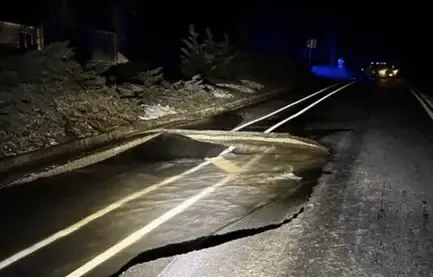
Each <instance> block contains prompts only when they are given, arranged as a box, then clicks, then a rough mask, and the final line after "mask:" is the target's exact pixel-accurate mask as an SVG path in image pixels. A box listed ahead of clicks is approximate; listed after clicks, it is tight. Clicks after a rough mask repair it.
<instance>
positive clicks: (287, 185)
mask: <svg viewBox="0 0 433 277" xmlns="http://www.w3.org/2000/svg"><path fill="white" fill-rule="evenodd" d="M229 145H231V146H235V149H234V150H233V151H232V152H231V153H230V154H225V155H220V156H218V157H216V158H212V156H214V153H218V152H221V151H224V149H227V146H229ZM155 149H157V150H158V151H155ZM326 156H327V150H326V148H324V147H322V146H320V145H318V144H317V143H315V142H313V141H309V140H305V139H300V138H296V137H293V136H289V135H287V134H269V135H266V136H264V135H263V134H262V133H250V132H238V133H233V132H222V131H215V132H212V131H209V132H208V131H185V130H170V131H166V132H163V133H161V134H160V135H159V136H157V137H155V138H153V139H152V140H149V141H148V142H147V143H144V144H142V145H140V146H137V147H135V148H132V149H130V150H129V151H126V152H124V153H123V154H121V155H118V156H115V157H113V158H111V159H108V160H106V161H104V162H102V163H98V164H94V165H92V166H89V167H85V168H82V169H79V170H75V171H71V172H68V173H65V174H60V175H57V176H53V177H51V178H45V179H39V180H37V181H35V182H33V183H32V184H31V185H30V184H29V185H26V186H15V187H11V188H9V189H6V190H3V192H2V194H0V198H1V201H0V203H1V204H0V205H2V206H3V207H1V216H2V218H3V219H4V220H5V221H8V222H9V223H10V224H7V225H5V226H4V228H3V230H2V231H3V232H4V234H5V236H2V238H0V239H1V240H2V241H1V242H0V243H1V244H2V250H1V251H2V253H1V257H2V261H1V262H0V265H1V271H0V276H8V274H9V276H10V274H11V273H12V272H17V271H20V272H23V274H22V276H30V275H32V276H65V274H70V275H68V276H84V275H86V274H87V273H89V272H96V273H95V274H97V275H95V276H98V275H100V274H101V273H100V272H99V273H98V271H99V270H102V271H103V273H104V274H106V273H109V272H114V271H115V270H116V269H118V268H120V266H121V265H122V264H124V263H125V261H127V260H128V259H130V258H131V257H132V256H134V254H136V253H138V252H141V251H143V250H145V249H153V248H157V247H161V246H164V245H166V244H170V243H179V242H182V241H186V240H191V239H194V238H196V237H201V236H205V235H208V234H210V233H212V232H213V231H215V230H217V229H218V228H221V227H222V226H224V225H227V224H228V223H230V222H232V221H233V220H236V219H237V218H239V217H242V216H243V215H244V214H245V213H248V212H249V211H251V210H253V209H256V208H257V207H258V206H261V205H264V204H266V203H268V202H270V201H275V199H278V198H280V197H282V196H283V195H287V194H291V193H294V192H296V191H297V190H299V189H300V188H301V187H302V186H303V185H306V184H312V183H314V182H315V178H316V177H317V176H315V177H314V178H313V179H312V176H310V175H309V174H310V173H309V172H310V171H311V169H312V168H316V169H317V168H320V167H321V165H322V164H323V162H324V160H325V158H326ZM17 197H20V198H21V200H25V201H26V205H25V206H23V205H22V204H20V203H22V202H21V201H16V199H17ZM14 199H15V200H14ZM78 203H79V204H78ZM35 211H39V212H38V213H35ZM13 218H25V219H26V220H25V221H20V222H17V221H14V220H12V219H13ZM29 230H31V231H30V232H29ZM137 232H138V233H137ZM9 237H14V240H13V241H12V240H10V239H8V238H9ZM54 253H57V254H56V255H54ZM108 260H110V262H107V261H108ZM36 273H37V274H36ZM4 274H5V275H4ZM92 274H93V273H92ZM86 276H87V275H86Z"/></svg>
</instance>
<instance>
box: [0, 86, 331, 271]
mask: <svg viewBox="0 0 433 277" xmlns="http://www.w3.org/2000/svg"><path fill="white" fill-rule="evenodd" d="M333 86H335V85H333ZM333 86H330V87H333ZM330 87H327V88H325V89H322V90H320V91H318V92H316V93H313V94H312V95H310V96H307V97H305V98H303V99H301V100H302V101H305V100H307V99H309V98H310V97H312V96H314V95H317V94H318V93H320V92H322V91H324V90H327V89H329V88H330ZM301 100H298V101H296V102H295V103H297V104H298V103H300V102H301ZM286 108H288V107H286ZM283 110H284V109H280V110H279V111H280V112H281V111H283ZM275 114H276V113H275V112H273V113H271V114H269V115H266V116H264V117H262V118H263V119H265V118H267V117H269V116H272V115H275ZM255 122H258V120H257V119H256V120H255ZM247 124H248V123H247ZM246 126H248V125H245V126H244V127H246ZM244 127H242V126H239V127H236V128H235V129H233V130H232V131H239V130H240V129H242V128H244ZM233 150H234V147H232V146H231V147H229V148H227V149H226V150H224V151H223V152H221V153H220V154H219V155H218V156H222V155H225V154H227V153H230V152H231V151H233ZM212 162H213V160H212V159H208V160H206V161H204V162H203V163H201V164H199V165H197V166H195V167H193V168H191V169H189V170H187V171H185V172H183V173H181V174H179V175H176V176H173V177H170V178H168V179H165V180H164V181H162V182H160V183H157V184H154V185H151V186H149V187H147V188H145V189H143V190H140V191H138V192H135V193H133V194H131V195H128V196H126V197H124V198H122V199H120V200H118V201H116V202H114V203H112V204H110V205H108V206H107V207H105V208H103V209H101V210H99V211H96V212H95V213H93V214H91V215H89V216H87V217H85V218H83V219H81V220H80V221H78V222H76V223H74V224H73V225H70V226H69V227H66V228H64V229H62V230H60V231H57V232H56V233H54V234H52V235H50V236H49V237H47V238H45V239H43V240H41V241H39V242H37V243H35V244H33V245H31V246H29V247H27V248H25V249H23V250H21V251H19V252H17V253H15V254H13V255H12V256H10V257H8V258H6V259H4V260H3V261H1V262H0V270H2V269H4V268H5V267H8V266H9V265H11V264H13V263H15V262H17V261H19V260H21V259H22V258H24V257H26V256H28V255H30V254H32V253H34V252H36V251H38V250H40V249H41V248H44V247H45V246H48V245H49V244H51V243H53V242H55V241H57V240H58V239H61V238H63V237H65V236H68V235H70V234H72V233H73V232H75V231H77V230H78V229H80V228H82V227H84V226H85V225H87V224H89V223H91V222H92V221H95V220H96V219H98V218H100V217H102V216H104V215H106V214H108V213H110V212H112V211H114V210H115V209H118V208H119V207H121V206H123V205H124V204H125V203H127V202H130V201H133V200H134V199H137V198H139V197H142V196H144V195H146V194H148V193H150V192H152V191H154V190H156V189H158V188H160V187H163V186H165V185H168V184H171V183H173V182H176V181H177V180H179V179H181V178H182V177H184V176H186V175H189V174H191V173H194V172H196V171H198V170H200V169H201V168H203V167H205V166H207V165H209V164H211V163H212Z"/></svg>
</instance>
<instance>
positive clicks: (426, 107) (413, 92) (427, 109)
mask: <svg viewBox="0 0 433 277" xmlns="http://www.w3.org/2000/svg"><path fill="white" fill-rule="evenodd" d="M409 90H410V92H411V93H412V94H413V96H415V98H416V100H418V102H419V103H420V104H421V106H422V107H423V109H424V110H425V111H426V113H427V114H428V116H430V118H431V119H433V111H432V110H431V109H430V108H429V107H428V106H427V104H426V103H424V101H423V99H421V97H420V96H418V94H417V93H416V92H415V91H414V90H413V89H409Z"/></svg>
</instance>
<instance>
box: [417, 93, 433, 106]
mask: <svg viewBox="0 0 433 277" xmlns="http://www.w3.org/2000/svg"><path fill="white" fill-rule="evenodd" d="M420 96H421V98H422V99H424V101H425V103H426V104H427V106H429V107H430V109H431V110H433V99H431V98H430V97H428V96H427V95H425V94H422V93H421V94H420Z"/></svg>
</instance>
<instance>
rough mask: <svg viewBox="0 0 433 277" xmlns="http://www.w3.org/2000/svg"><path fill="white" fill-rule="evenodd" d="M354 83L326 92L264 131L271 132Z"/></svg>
mask: <svg viewBox="0 0 433 277" xmlns="http://www.w3.org/2000/svg"><path fill="white" fill-rule="evenodd" d="M354 83H355V81H353V82H351V83H349V84H347V85H344V86H342V87H341V88H339V89H336V90H334V91H333V92H331V93H328V94H327V95H326V96H323V97H322V98H320V99H319V100H317V101H315V102H314V103H313V104H311V105H309V106H307V107H305V108H304V109H302V110H300V111H299V112H297V113H295V114H294V115H292V116H289V117H288V118H286V119H284V120H282V121H280V122H278V123H277V124H275V125H274V126H272V127H270V128H269V129H267V130H266V131H265V133H270V132H272V131H273V130H275V129H277V128H278V127H280V126H281V125H283V124H285V123H287V122H289V121H290V120H292V119H294V118H296V117H298V116H300V115H301V114H303V113H305V112H306V111H308V110H309V109H311V108H313V107H314V106H316V105H317V104H319V103H320V102H322V101H324V100H326V98H328V97H331V96H332V95H334V94H336V93H337V92H339V91H340V90H343V89H345V88H347V87H348V86H350V85H353V84H354Z"/></svg>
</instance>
